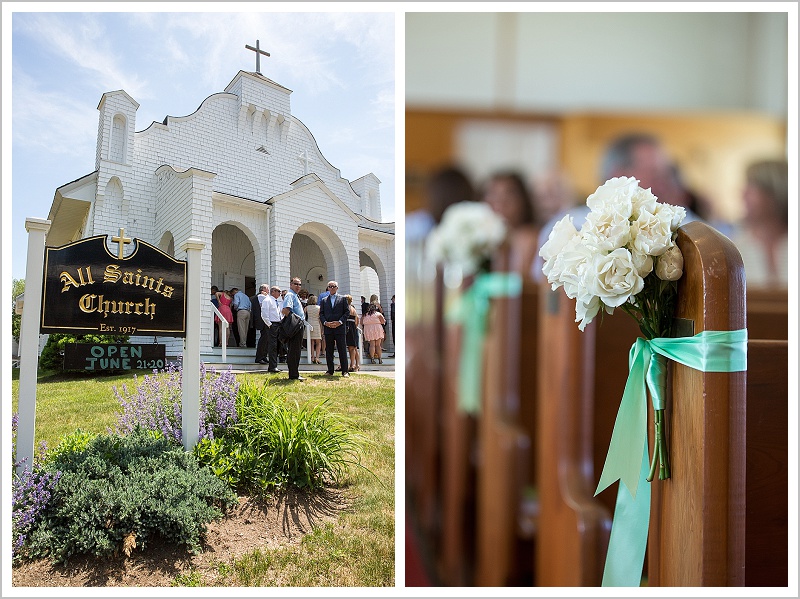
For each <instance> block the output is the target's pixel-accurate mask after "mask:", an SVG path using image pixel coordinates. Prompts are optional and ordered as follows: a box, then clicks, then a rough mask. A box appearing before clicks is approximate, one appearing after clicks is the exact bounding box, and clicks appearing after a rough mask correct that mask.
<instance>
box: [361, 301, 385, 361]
mask: <svg viewBox="0 0 800 599" xmlns="http://www.w3.org/2000/svg"><path fill="white" fill-rule="evenodd" d="M361 323H362V325H363V327H364V340H365V341H369V349H370V356H369V361H370V364H374V363H375V359H376V358H377V360H378V363H379V364H383V359H382V358H381V344H382V343H383V336H384V333H383V325H384V324H386V319H385V318H384V317H383V314H381V313H380V311H379V310H378V306H376V305H375V304H370V306H369V309H368V310H367V314H366V315H365V316H364V318H363V319H362V320H361ZM373 341H376V342H377V343H373Z"/></svg>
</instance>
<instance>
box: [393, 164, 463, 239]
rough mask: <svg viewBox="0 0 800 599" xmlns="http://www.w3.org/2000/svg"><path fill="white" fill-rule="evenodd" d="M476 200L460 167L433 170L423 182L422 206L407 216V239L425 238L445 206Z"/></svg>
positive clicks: (439, 220) (438, 221)
mask: <svg viewBox="0 0 800 599" xmlns="http://www.w3.org/2000/svg"><path fill="white" fill-rule="evenodd" d="M475 199H476V198H475V192H474V191H473V188H472V183H470V181H469V179H468V178H467V176H466V175H465V174H464V173H463V172H462V171H461V170H460V169H459V168H457V167H453V166H448V167H444V168H442V169H440V170H438V171H436V172H435V173H433V174H432V175H431V177H430V179H429V180H428V182H427V184H426V185H425V207H424V208H420V209H419V210H414V211H413V212H409V213H408V214H407V215H406V241H408V242H422V241H424V240H425V238H426V237H427V236H428V234H429V233H430V232H431V231H432V230H433V228H434V227H435V226H436V225H438V224H439V223H440V222H441V220H442V214H444V211H445V210H446V209H447V208H448V206H450V205H451V204H455V203H456V202H470V201H474V200H475Z"/></svg>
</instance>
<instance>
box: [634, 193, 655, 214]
mask: <svg viewBox="0 0 800 599" xmlns="http://www.w3.org/2000/svg"><path fill="white" fill-rule="evenodd" d="M632 204H633V213H632V217H633V218H638V217H639V214H640V213H641V212H642V210H646V211H647V212H655V210H656V204H657V198H656V196H654V195H653V192H652V191H651V190H650V189H642V188H641V187H640V188H639V189H637V190H636V193H634V194H633V198H632Z"/></svg>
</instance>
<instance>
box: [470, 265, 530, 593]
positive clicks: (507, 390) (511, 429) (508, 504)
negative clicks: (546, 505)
mask: <svg viewBox="0 0 800 599" xmlns="http://www.w3.org/2000/svg"><path fill="white" fill-rule="evenodd" d="M509 262H510V259H509V256H508V255H507V254H501V255H500V256H498V257H496V259H495V262H494V268H495V270H499V271H504V270H506V269H507V267H508V264H509ZM537 304H538V287H537V285H536V284H535V283H534V282H533V281H532V280H531V279H530V278H523V286H522V292H521V294H520V295H519V296H518V297H500V298H496V299H493V300H492V305H491V310H490V316H489V323H488V334H487V339H486V347H485V365H486V366H485V375H484V380H483V382H484V384H483V402H482V409H481V413H480V417H479V418H478V419H477V426H478V431H477V435H478V463H477V468H476V479H477V480H476V486H477V489H476V492H477V504H476V510H477V512H476V556H475V560H476V563H475V585H476V586H526V585H531V584H532V583H533V581H534V576H533V569H532V566H533V560H532V544H533V541H534V533H535V529H536V520H537V518H536V513H537V511H538V501H537V500H536V499H535V497H534V496H533V495H532V491H533V489H534V487H535V476H536V475H535V461H534V459H533V455H532V440H533V437H534V429H535V411H536V379H537V368H536V364H537V347H536V338H537V327H536V321H537V319H538V306H537Z"/></svg>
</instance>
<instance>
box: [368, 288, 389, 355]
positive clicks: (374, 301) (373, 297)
mask: <svg viewBox="0 0 800 599" xmlns="http://www.w3.org/2000/svg"><path fill="white" fill-rule="evenodd" d="M369 306H375V307H376V308H378V312H380V313H381V314H382V315H383V317H384V318H386V315H385V314H383V306H381V302H380V300H379V299H378V295H377V294H375V293H373V294H372V295H370V296H369V305H368V306H367V312H369ZM383 338H384V339H385V338H386V324H384V325H383ZM380 345H381V351H383V339H381V341H380ZM374 353H375V351H374V349H373V348H372V345H371V344H370V347H369V355H370V356H371V355H373V354H374Z"/></svg>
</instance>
